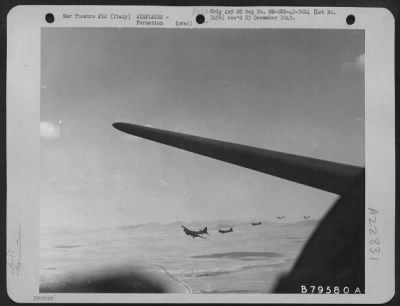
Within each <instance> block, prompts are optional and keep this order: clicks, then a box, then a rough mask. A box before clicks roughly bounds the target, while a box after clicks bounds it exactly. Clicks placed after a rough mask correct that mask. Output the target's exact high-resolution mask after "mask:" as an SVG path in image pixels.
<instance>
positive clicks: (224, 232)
mask: <svg viewBox="0 0 400 306" xmlns="http://www.w3.org/2000/svg"><path fill="white" fill-rule="evenodd" d="M218 232H220V233H221V234H226V233H230V232H233V227H231V228H230V229H227V230H224V229H221V228H220V229H218Z"/></svg>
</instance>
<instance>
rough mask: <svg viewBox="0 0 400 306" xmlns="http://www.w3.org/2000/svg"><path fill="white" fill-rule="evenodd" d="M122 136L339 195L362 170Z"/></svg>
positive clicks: (180, 139)
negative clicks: (188, 152)
mask: <svg viewBox="0 0 400 306" xmlns="http://www.w3.org/2000/svg"><path fill="white" fill-rule="evenodd" d="M113 126H114V127H115V128H116V129H118V130H120V131H123V132H125V133H128V134H132V135H135V136H138V137H142V138H146V139H149V140H153V141H156V142H159V143H163V144H165V145H169V146H172V147H176V148H179V149H183V150H186V151H190V152H193V153H197V154H200V155H204V156H208V157H211V158H214V159H218V160H222V161H225V162H228V163H232V164H235V165H238V166H242V167H246V168H249V169H253V170H256V171H260V172H264V173H267V174H270V175H273V176H277V177H280V178H283V179H286V180H290V181H293V182H296V183H300V184H304V185H307V186H310V187H314V188H318V189H322V190H325V191H328V192H332V193H336V194H339V195H342V194H344V193H345V192H346V190H347V188H348V186H349V185H350V184H351V183H352V181H353V180H354V179H355V177H356V176H357V175H359V174H360V173H361V171H362V169H363V168H360V167H356V166H351V165H345V164H340V163H335V162H330V161H324V160H320V159H315V158H309V157H304V156H299V155H294V154H287V153H282V152H276V151H270V150H265V149H260V148H255V147H250V146H245V145H240V144H234V143H230V142H225V141H219V140H214V139H209V138H204V137H198V136H193V135H188V134H183V133H176V132H171V131H165V130H160V129H156V128H151V127H146V126H141V125H136V124H130V123H114V124H113Z"/></svg>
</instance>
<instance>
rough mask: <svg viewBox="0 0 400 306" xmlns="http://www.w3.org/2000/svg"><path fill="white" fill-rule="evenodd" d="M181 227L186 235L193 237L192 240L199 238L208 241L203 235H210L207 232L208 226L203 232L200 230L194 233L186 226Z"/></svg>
mask: <svg viewBox="0 0 400 306" xmlns="http://www.w3.org/2000/svg"><path fill="white" fill-rule="evenodd" d="M181 226H182V228H183V231H184V232H185V234H186V235H188V236H192V238H195V237H199V238H203V239H206V238H205V237H203V236H201V235H204V234H207V235H209V233H208V231H207V226H206V227H205V228H203V229H202V230H199V231H192V230H190V229H188V228H187V227H186V226H183V225H181Z"/></svg>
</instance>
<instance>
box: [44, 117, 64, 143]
mask: <svg viewBox="0 0 400 306" xmlns="http://www.w3.org/2000/svg"><path fill="white" fill-rule="evenodd" d="M40 137H41V138H44V139H50V140H51V139H57V138H59V137H60V126H59V125H57V124H54V123H52V122H49V121H41V122H40Z"/></svg>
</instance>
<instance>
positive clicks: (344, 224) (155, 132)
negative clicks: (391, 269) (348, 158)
mask: <svg viewBox="0 0 400 306" xmlns="http://www.w3.org/2000/svg"><path fill="white" fill-rule="evenodd" d="M113 126H114V128H116V129H118V130H120V131H122V132H125V133H128V134H131V135H134V136H137V137H142V138H146V139H149V140H152V141H155V142H159V143H162V144H165V145H168V146H172V147H176V148H178V149H181V150H186V151H189V152H193V153H196V154H200V155H203V156H207V157H210V158H213V159H217V160H221V161H224V162H227V163H231V164H235V165H237V166H241V167H245V168H248V169H252V170H255V171H259V172H262V173H266V174H269V175H273V176H276V177H279V178H282V179H285V180H289V181H292V182H296V183H299V184H303V185H306V186H309V187H312V188H317V189H320V190H324V191H327V192H330V193H333V194H337V195H339V196H340V197H339V198H338V199H337V200H336V202H335V205H333V206H332V208H331V209H330V211H329V212H328V213H327V214H326V215H325V217H324V219H323V220H322V221H321V222H320V223H319V225H318V226H317V228H316V230H315V231H314V233H313V234H312V236H311V237H310V239H309V240H308V242H307V244H306V245H305V247H304V248H303V250H302V253H301V254H300V256H299V258H298V259H297V261H296V263H295V264H294V266H293V268H292V270H291V271H290V272H289V274H287V275H285V276H283V277H282V278H281V279H280V280H279V282H278V284H277V286H276V287H275V289H274V292H276V293H300V290H301V288H302V287H301V286H302V285H303V286H307V285H308V286H310V285H315V284H318V285H319V286H323V287H326V286H331V285H332V283H334V284H335V285H336V286H339V287H342V288H343V287H345V286H347V287H349V288H350V290H354V288H359V290H361V292H365V237H364V236H365V167H359V166H353V165H347V164H342V163H337V162H332V161H326V160H321V159H316V158H310V157H305V156H299V155H294V154H289V153H283V152H277V151H271V150H266V149H262V148H256V147H250V146H246V145H241V144H235V143H230V142H225V141H219V140H215V139H209V138H204V137H199V136H193V135H188V134H184V133H177V132H172V131H166V130H161V129H156V128H151V127H146V126H141V125H137V124H130V123H121V122H118V123H113ZM294 205H295V204H294Z"/></svg>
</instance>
